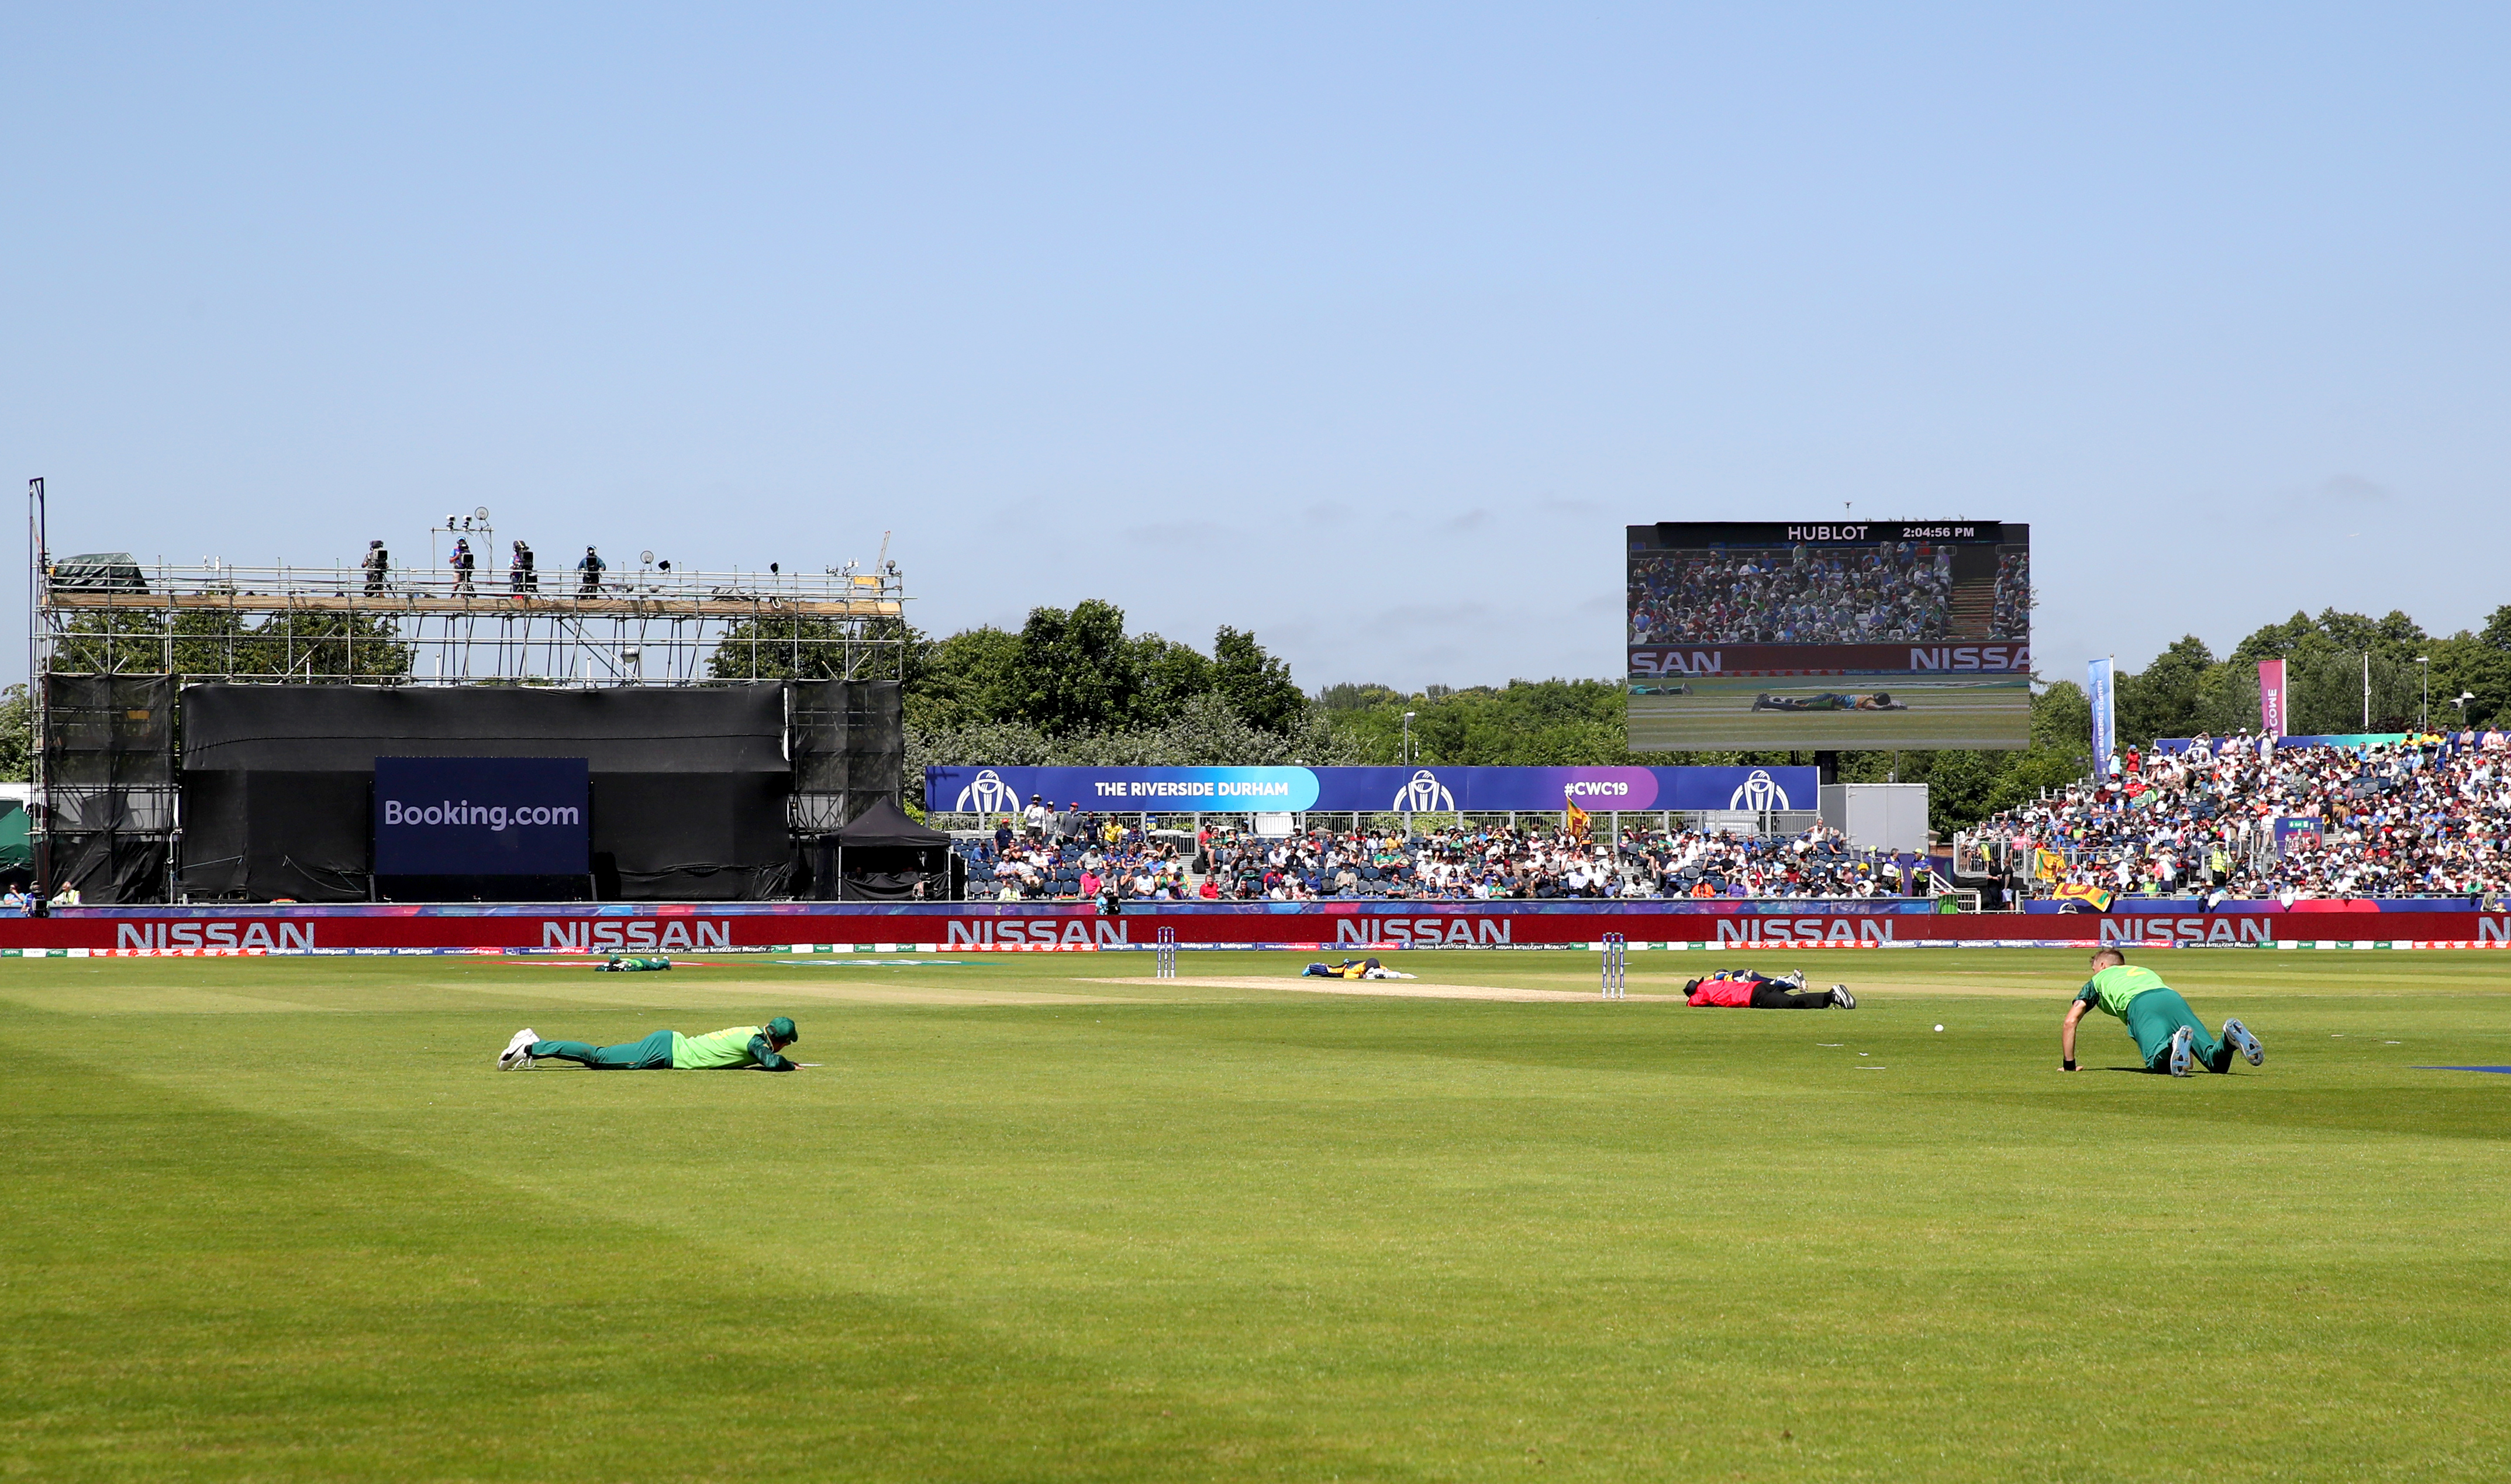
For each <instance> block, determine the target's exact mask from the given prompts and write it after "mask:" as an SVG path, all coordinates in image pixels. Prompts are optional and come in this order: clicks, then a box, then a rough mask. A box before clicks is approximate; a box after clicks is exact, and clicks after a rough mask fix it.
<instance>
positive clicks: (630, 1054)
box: [497, 1015, 802, 1072]
mask: <svg viewBox="0 0 2511 1484" xmlns="http://www.w3.org/2000/svg"><path fill="white" fill-rule="evenodd" d="M801 1039H802V1038H801V1037H800V1036H799V1035H797V1034H796V1033H795V1032H794V1030H793V1022H792V1020H790V1019H788V1018H787V1017H785V1016H783V1015H779V1016H777V1017H776V1018H775V1019H773V1020H770V1021H768V1022H767V1023H766V1024H765V1025H736V1026H733V1027H731V1028H730V1029H728V1030H720V1031H714V1032H711V1033H709V1034H707V1035H704V1036H683V1035H681V1034H680V1033H679V1032H677V1031H656V1032H655V1033H654V1034H652V1035H651V1036H648V1037H646V1038H645V1039H644V1040H642V1041H631V1042H629V1043H627V1044H626V1045H624V1046H588V1045H586V1044H585V1043H583V1042H581V1041H543V1040H542V1039H541V1033H540V1032H538V1031H535V1030H531V1029H529V1028H526V1029H523V1030H520V1031H517V1032H515V1039H514V1040H512V1041H509V1042H507V1043H506V1048H505V1049H504V1050H503V1051H500V1052H499V1053H497V1070H498V1071H500V1072H521V1071H526V1070H528V1069H529V1068H530V1067H531V1064H532V1063H533V1062H535V1061H541V1060H550V1061H572V1062H575V1063H577V1064H578V1065H581V1066H587V1067H591V1068H592V1069H593V1070H595V1071H597V1072H688V1071H698V1070H713V1069H716V1068H724V1067H730V1068H746V1067H756V1068H758V1069H760V1070H761V1071H766V1072H791V1071H792V1070H793V1068H794V1065H795V1064H794V1063H793V1062H791V1061H788V1060H786V1059H785V1058H784V1057H783V1056H782V1055H779V1054H778V1053H779V1052H781V1051H783V1050H784V1049H785V1048H786V1047H787V1046H792V1044H793V1043H794V1042H796V1041H799V1040H801Z"/></svg>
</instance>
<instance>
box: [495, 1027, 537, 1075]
mask: <svg viewBox="0 0 2511 1484" xmlns="http://www.w3.org/2000/svg"><path fill="white" fill-rule="evenodd" d="M540 1039H541V1033H540V1032H538V1031H536V1030H533V1029H532V1028H531V1027H530V1026H528V1025H527V1026H524V1027H523V1028H522V1030H520V1031H517V1032H515V1039H514V1040H512V1041H509V1042H507V1043H506V1048H505V1049H504V1050H502V1051H499V1052H498V1053H497V1070H498V1071H500V1072H522V1071H525V1070H528V1069H529V1068H530V1066H531V1064H532V1046H533V1045H534V1044H535V1043H537V1042H538V1041H539V1040H540Z"/></svg>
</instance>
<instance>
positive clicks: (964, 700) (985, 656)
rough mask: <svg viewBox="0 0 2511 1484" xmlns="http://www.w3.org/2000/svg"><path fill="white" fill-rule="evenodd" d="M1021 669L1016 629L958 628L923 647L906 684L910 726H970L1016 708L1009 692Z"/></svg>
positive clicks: (1005, 713) (1018, 637)
mask: <svg viewBox="0 0 2511 1484" xmlns="http://www.w3.org/2000/svg"><path fill="white" fill-rule="evenodd" d="M1019 673H1020V635H1019V634H1016V633H1013V632H1010V631H1009V630H1007V629H1001V628H967V629H962V630H960V631H959V632H957V633H954V634H952V635H950V636H949V637H948V638H946V639H938V640H936V641H934V642H933V643H931V644H929V645H926V646H924V647H923V649H922V651H921V657H920V660H919V663H918V664H917V665H916V666H915V667H914V672H913V675H912V678H910V679H909V680H908V684H907V722H908V725H909V726H915V727H927V728H946V727H964V726H970V725H973V724H975V723H978V722H982V721H989V720H992V719H994V718H996V717H1003V716H1010V715H1013V714H1015V713H1016V712H1017V711H1018V709H1019V704H1018V701H1017V699H1016V698H1015V697H1014V695H1013V693H1012V682H1013V677H1014V676H1016V675H1018V674H1019Z"/></svg>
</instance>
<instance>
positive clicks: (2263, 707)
mask: <svg viewBox="0 0 2511 1484" xmlns="http://www.w3.org/2000/svg"><path fill="white" fill-rule="evenodd" d="M2284 703H2285V691H2284V662H2283V661H2282V660H2260V662H2259V732H2260V735H2261V736H2264V737H2268V738H2278V737H2282V736H2284V731H2285V704H2284Z"/></svg>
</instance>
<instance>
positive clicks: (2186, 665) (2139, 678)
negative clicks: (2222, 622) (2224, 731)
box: [2117, 633, 2215, 743]
mask: <svg viewBox="0 0 2511 1484" xmlns="http://www.w3.org/2000/svg"><path fill="white" fill-rule="evenodd" d="M2214 666H2215V656H2214V654H2213V653H2212V652H2211V651H2209V650H2208V649H2207V648H2206V642H2205V641H2204V640H2203V639H2200V638H2198V637H2197V636H2196V635H2195V634H2193V633H2192V634H2187V635H2184V636H2183V637H2182V638H2181V639H2179V640H2178V641H2177V642H2175V643H2174V644H2173V645H2172V646H2171V647H2170V648H2169V649H2166V650H2164V651H2163V652H2162V653H2161V654H2159V655H2156V656H2155V657H2154V658H2153V660H2152V662H2151V663H2150V664H2148V665H2146V666H2145V667H2144V669H2143V670H2141V671H2139V672H2138V673H2136V674H2133V675H2122V676H2120V677H2119V681H2118V695H2117V707H2118V729H2119V736H2121V737H2123V738H2126V739H2128V740H2130V741H2132V742H2141V743H2142V742H2151V741H2152V740H2153V739H2155V738H2157V737H2189V736H2193V735H2194V734H2195V733H2196V731H2197V723H2198V719H2199V715H2200V711H2201V706H2200V692H2201V691H2202V689H2203V687H2204V683H2205V680H2206V676H2207V673H2208V671H2210V670H2212V669H2213V668H2214Z"/></svg>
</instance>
